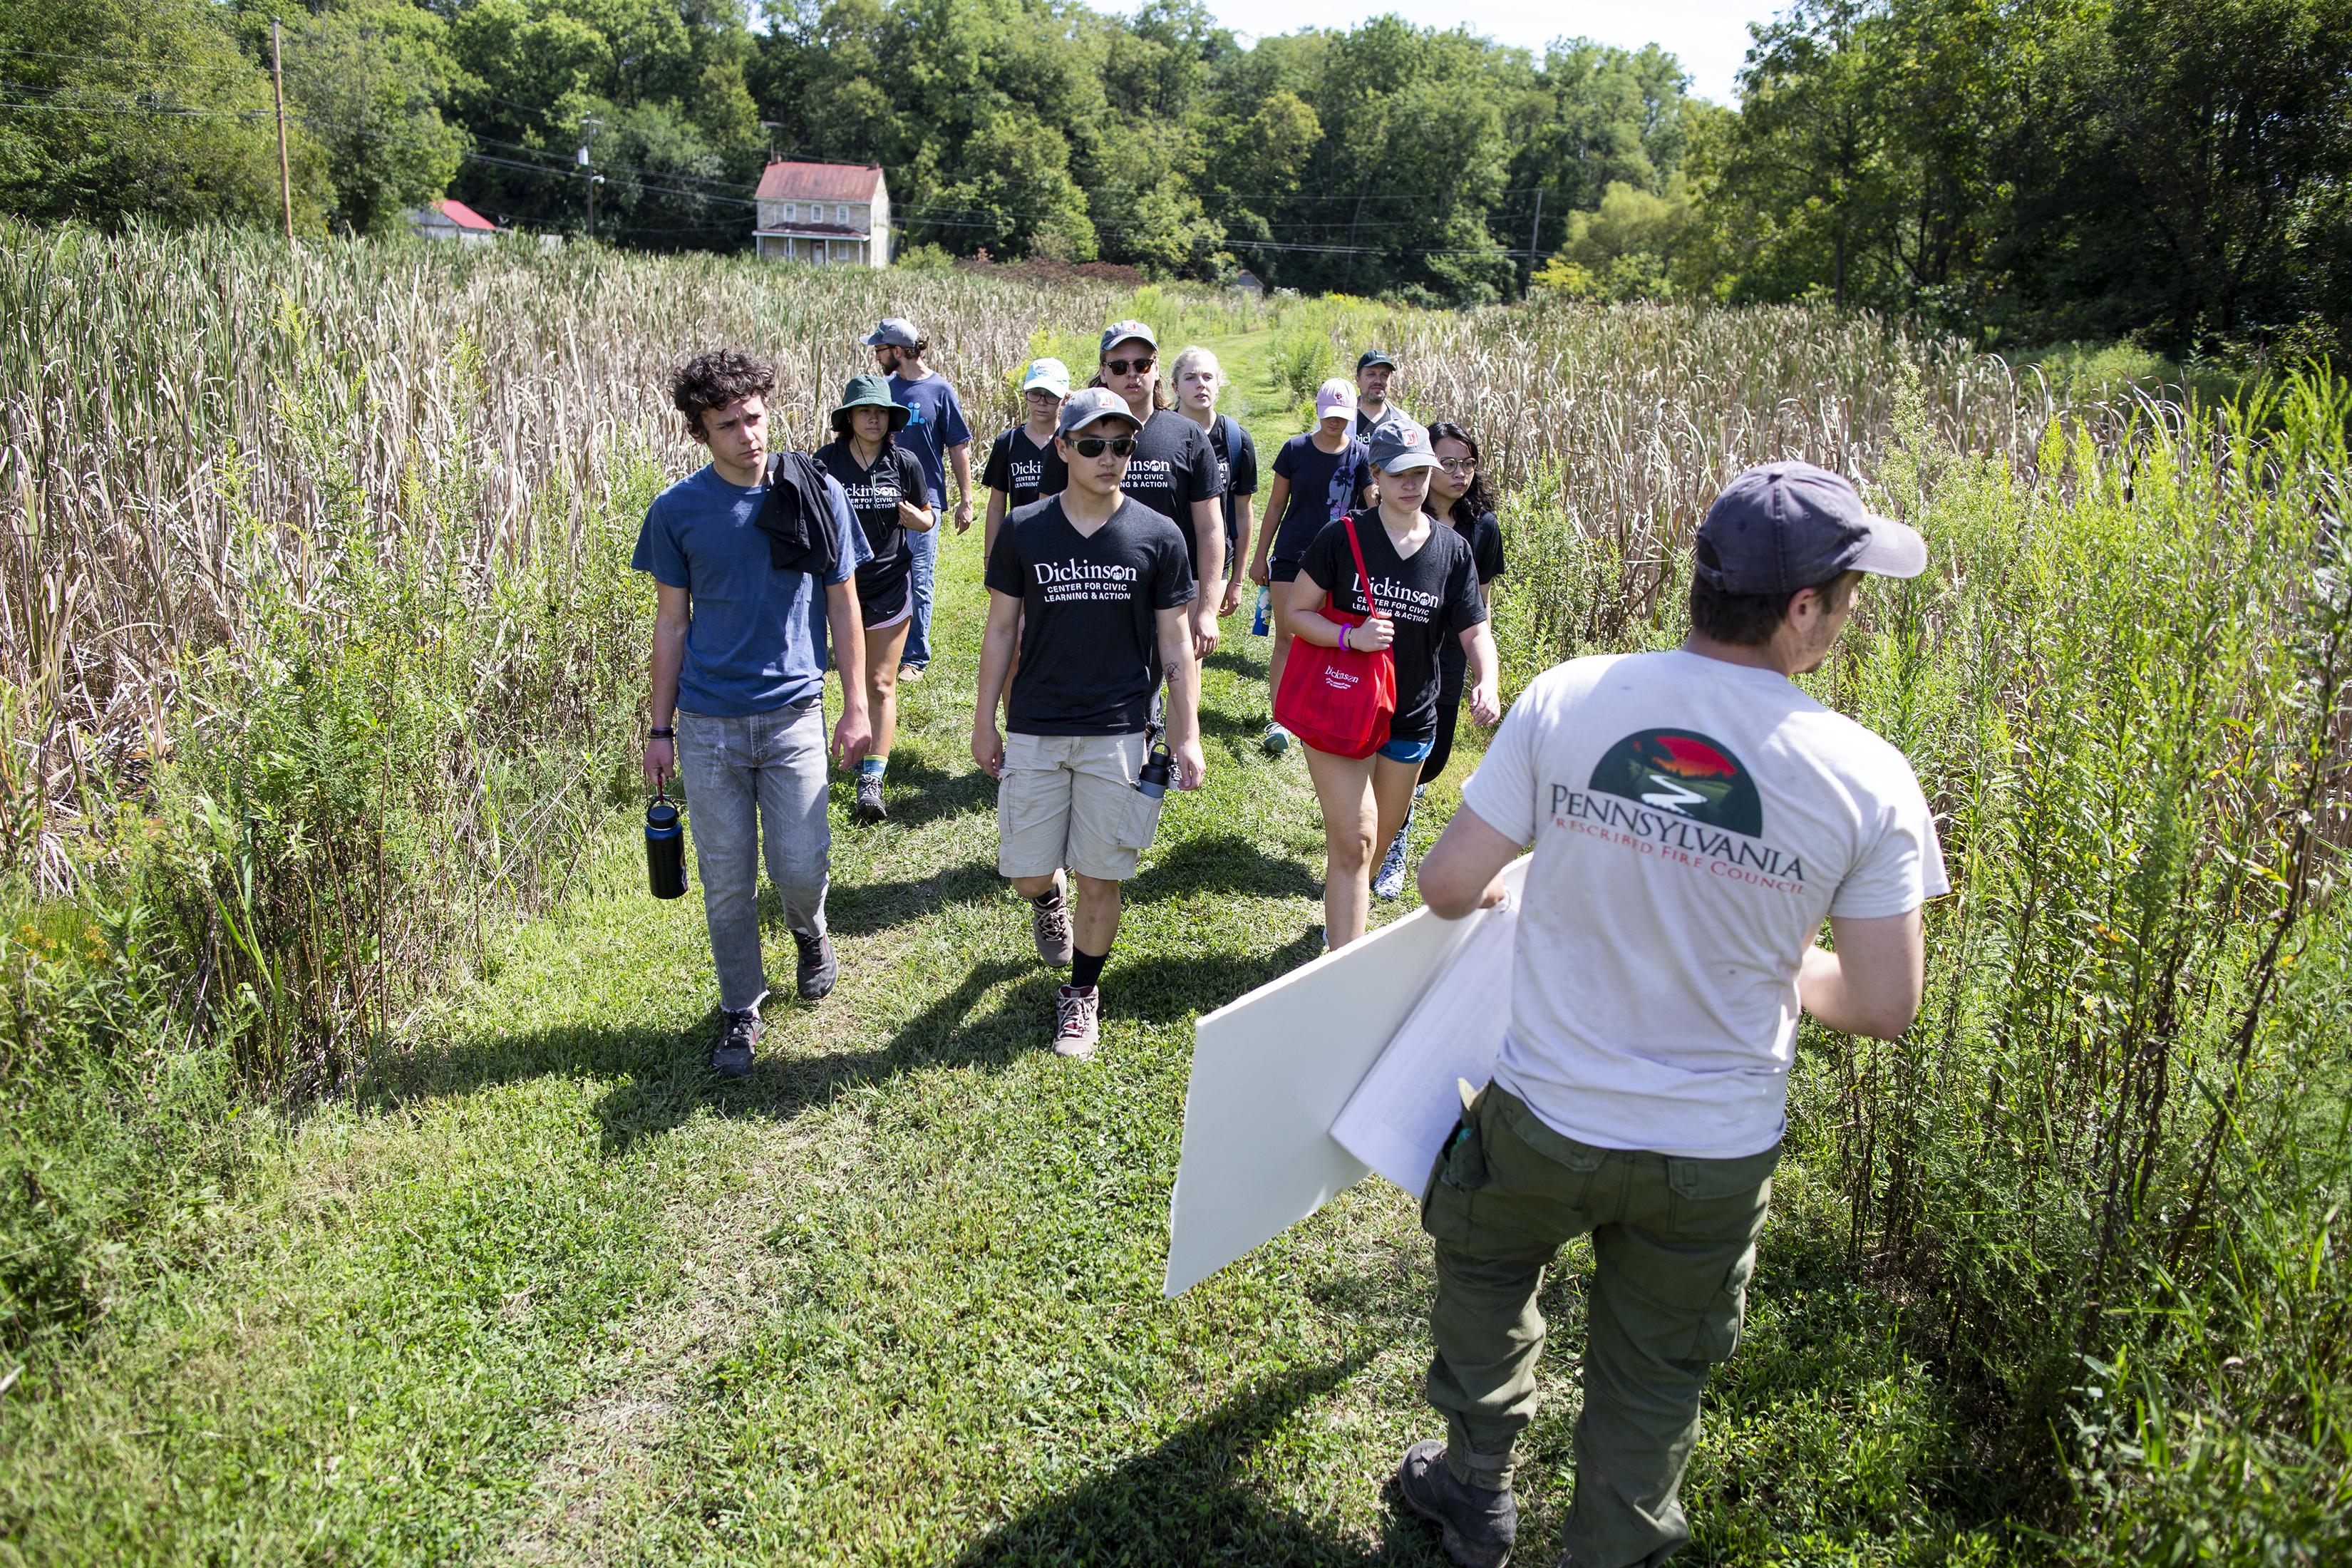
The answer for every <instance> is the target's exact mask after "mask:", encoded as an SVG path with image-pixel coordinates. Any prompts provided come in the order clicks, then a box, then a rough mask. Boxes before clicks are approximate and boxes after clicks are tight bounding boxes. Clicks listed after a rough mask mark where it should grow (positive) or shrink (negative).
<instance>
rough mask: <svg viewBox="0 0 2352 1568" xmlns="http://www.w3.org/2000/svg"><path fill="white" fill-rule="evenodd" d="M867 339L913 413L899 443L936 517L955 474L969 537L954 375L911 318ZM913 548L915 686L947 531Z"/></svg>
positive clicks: (904, 674) (894, 320)
mask: <svg viewBox="0 0 2352 1568" xmlns="http://www.w3.org/2000/svg"><path fill="white" fill-rule="evenodd" d="M864 342H865V343H866V347H868V348H870V349H872V350H873V351H874V363H876V364H877V365H879V366H881V367H882V374H885V375H887V376H888V377H889V378H890V395H891V396H892V397H893V398H895V399H897V400H898V403H899V405H901V406H903V407H904V408H905V409H906V410H907V425H906V427H905V428H904V429H902V430H900V431H899V432H898V436H897V437H896V439H897V441H898V445H899V446H901V447H906V448H907V449H908V451H910V452H912V453H914V454H915V460H916V461H917V462H919V463H920V464H922V465H923V482H924V484H925V485H926V486H927V487H928V488H929V491H930V497H929V500H930V509H931V510H932V511H933V512H934V513H936V512H938V510H940V507H942V506H944V505H945V504H946V503H947V499H948V470H949V469H950V468H953V469H954V470H955V481H956V504H955V512H954V514H953V515H954V521H955V531H957V532H958V533H962V532H964V531H966V530H968V529H970V528H971V426H970V425H968V424H966V423H965V422H964V416H963V405H962V404H961V402H959V401H958V400H957V398H956V391H955V388H954V387H952V386H950V385H949V384H948V378H947V377H946V376H943V375H941V374H940V373H939V372H937V371H935V370H932V369H930V368H929V366H927V365H925V364H924V363H923V355H924V354H926V353H929V352H930V346H931V344H930V340H929V339H928V338H926V337H924V336H923V335H922V334H921V333H920V332H918V331H915V323H914V322H912V321H908V320H907V319H906V318H905V317H904V316H889V317H886V318H885V319H884V320H883V321H882V323H881V324H880V325H879V326H877V327H876V328H875V329H874V330H873V331H870V332H868V333H866V337H865V339H864ZM907 544H908V550H909V551H910V552H912V555H913V558H914V573H913V575H912V577H911V579H910V580H911V581H912V583H913V584H914V592H915V620H914V626H913V627H912V628H911V629H910V630H909V631H908V633H907V647H906V651H905V652H903V653H901V654H900V655H899V656H898V679H900V680H907V681H913V680H920V679H923V671H924V670H925V669H926V668H929V665H930V662H931V579H932V577H933V576H934V575H935V574H936V573H937V572H938V569H939V554H940V531H939V530H938V529H936V528H934V529H932V530H931V531H929V532H927V533H918V534H913V535H910V536H909V537H908V541H907Z"/></svg>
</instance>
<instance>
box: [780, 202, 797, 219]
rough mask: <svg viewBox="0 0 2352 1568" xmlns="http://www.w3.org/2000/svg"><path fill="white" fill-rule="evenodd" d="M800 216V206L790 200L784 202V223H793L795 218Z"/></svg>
mask: <svg viewBox="0 0 2352 1568" xmlns="http://www.w3.org/2000/svg"><path fill="white" fill-rule="evenodd" d="M800 216H801V211H800V208H799V207H798V206H797V205H794V204H793V203H791V202H786V203H785V204H784V221H785V222H786V223H793V222H795V221H796V220H798V218H799V217H800Z"/></svg>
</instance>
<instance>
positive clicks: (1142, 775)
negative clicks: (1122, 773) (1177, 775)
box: [1135, 746, 1174, 800]
mask: <svg viewBox="0 0 2352 1568" xmlns="http://www.w3.org/2000/svg"><path fill="white" fill-rule="evenodd" d="M1173 771H1174V770H1173V769H1172V768H1171V765H1170V763H1169V759H1168V748H1167V747H1165V746H1154V747H1152V748H1151V755H1150V757H1149V758H1147V759H1146V760H1145V762H1144V764H1143V766H1142V768H1141V769H1140V770H1139V771H1138V773H1136V775H1135V787H1136V788H1137V789H1138V790H1139V791H1140V792H1141V793H1143V794H1145V795H1150V797H1151V798H1152V799H1154V800H1158V799H1160V797H1161V796H1163V795H1166V794H1167V793H1168V780H1169V776H1170V774H1171V773H1172V772H1173Z"/></svg>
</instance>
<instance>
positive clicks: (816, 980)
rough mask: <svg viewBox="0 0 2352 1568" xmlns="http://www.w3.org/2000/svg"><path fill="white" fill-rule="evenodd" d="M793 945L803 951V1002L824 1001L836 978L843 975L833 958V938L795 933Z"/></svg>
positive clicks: (801, 965)
mask: <svg viewBox="0 0 2352 1568" xmlns="http://www.w3.org/2000/svg"><path fill="white" fill-rule="evenodd" d="M793 945H794V946H796V947H798V948H799V949H800V950H801V964H800V976H799V978H800V986H801V1000H802V1001H803V1002H815V1001H819V1000H821V999H823V997H824V994H825V993H826V992H828V991H830V990H832V989H833V979H834V976H835V975H836V974H839V973H841V965H840V964H839V963H836V962H835V959H834V956H833V938H832V937H830V936H803V935H802V934H801V933H800V932H798V931H794V932H793Z"/></svg>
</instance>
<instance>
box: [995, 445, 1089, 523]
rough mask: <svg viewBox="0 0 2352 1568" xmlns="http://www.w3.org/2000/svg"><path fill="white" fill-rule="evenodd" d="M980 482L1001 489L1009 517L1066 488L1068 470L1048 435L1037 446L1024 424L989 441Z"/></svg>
mask: <svg viewBox="0 0 2352 1568" xmlns="http://www.w3.org/2000/svg"><path fill="white" fill-rule="evenodd" d="M980 483H981V488H982V489H992V490H1003V492H1004V510H1005V513H1006V515H1007V516H1010V515H1011V514H1012V513H1013V512H1016V511H1018V510H1021V509H1022V508H1023V507H1024V506H1027V505H1029V504H1030V503H1031V502H1033V501H1035V500H1041V499H1043V498H1044V497H1046V496H1057V495H1060V494H1061V493H1062V492H1063V491H1064V490H1066V489H1069V488H1070V470H1069V468H1067V467H1066V465H1065V464H1064V463H1063V461H1062V454H1061V453H1059V452H1057V451H1055V449H1054V438H1053V437H1051V436H1048V437H1045V445H1044V446H1042V447H1040V446H1038V445H1037V444H1036V443H1035V442H1034V441H1032V440H1030V439H1029V431H1028V428H1027V427H1026V426H1021V425H1015V426H1013V428H1012V429H1010V430H1007V431H1006V432H1005V433H1004V434H1003V435H1002V436H999V437H997V438H996V439H995V440H994V441H993V442H992V443H990V445H989V448H988V467H987V468H984V469H983V470H982V472H981V476H980Z"/></svg>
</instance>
